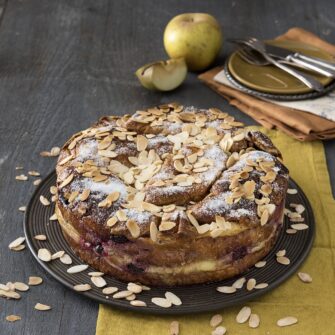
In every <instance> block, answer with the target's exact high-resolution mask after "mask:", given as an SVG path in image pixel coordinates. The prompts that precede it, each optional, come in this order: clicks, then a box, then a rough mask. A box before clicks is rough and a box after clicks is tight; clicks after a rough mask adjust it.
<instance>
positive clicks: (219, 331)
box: [211, 326, 227, 335]
mask: <svg viewBox="0 0 335 335" xmlns="http://www.w3.org/2000/svg"><path fill="white" fill-rule="evenodd" d="M226 331H227V329H226V328H225V327H223V326H219V327H216V328H215V329H214V330H213V331H212V333H211V334H212V335H224V334H226Z"/></svg>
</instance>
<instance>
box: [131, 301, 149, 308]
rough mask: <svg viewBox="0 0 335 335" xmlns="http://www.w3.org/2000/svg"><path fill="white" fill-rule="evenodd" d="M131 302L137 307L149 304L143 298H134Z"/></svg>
mask: <svg viewBox="0 0 335 335" xmlns="http://www.w3.org/2000/svg"><path fill="white" fill-rule="evenodd" d="M130 304H131V305H132V306H136V307H146V306H147V304H146V303H145V302H144V301H142V300H133V301H131V302H130Z"/></svg>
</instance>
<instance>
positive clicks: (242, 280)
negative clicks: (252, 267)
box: [232, 277, 247, 289]
mask: <svg viewBox="0 0 335 335" xmlns="http://www.w3.org/2000/svg"><path fill="white" fill-rule="evenodd" d="M246 281H247V280H246V279H245V278H244V277H241V278H239V279H237V280H236V281H235V282H234V283H233V285H232V286H233V287H235V288H237V289H241V288H242V287H243V285H244V283H245V282H246Z"/></svg>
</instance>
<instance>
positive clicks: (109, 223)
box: [106, 216, 117, 227]
mask: <svg viewBox="0 0 335 335" xmlns="http://www.w3.org/2000/svg"><path fill="white" fill-rule="evenodd" d="M116 223H117V217H116V216H113V217H111V218H109V219H108V220H107V223H106V225H107V227H113V226H114V225H115V224H116Z"/></svg>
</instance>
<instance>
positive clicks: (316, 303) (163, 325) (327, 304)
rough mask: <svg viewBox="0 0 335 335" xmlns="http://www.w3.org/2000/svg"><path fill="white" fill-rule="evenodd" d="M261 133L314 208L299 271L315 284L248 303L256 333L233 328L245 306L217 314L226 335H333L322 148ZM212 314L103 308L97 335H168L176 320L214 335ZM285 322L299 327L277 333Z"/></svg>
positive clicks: (333, 229) (334, 280) (334, 279)
mask: <svg viewBox="0 0 335 335" xmlns="http://www.w3.org/2000/svg"><path fill="white" fill-rule="evenodd" d="M261 130H262V131H263V132H265V133H266V134H268V135H269V136H270V137H271V139H272V140H273V142H274V143H275V145H277V146H278V148H279V149H280V150H281V151H282V153H283V157H284V162H285V164H286V165H287V166H288V168H289V169H290V175H291V176H292V178H293V179H294V180H295V181H296V182H297V183H298V184H299V185H300V186H301V188H302V189H303V191H304V192H305V194H306V196H307V197H308V199H309V201H310V203H311V205H312V207H313V211H314V215H315V220H316V239H315V242H314V246H313V249H312V251H311V253H310V255H309V256H308V259H307V260H306V262H305V263H304V264H303V265H302V266H301V268H300V269H299V271H303V272H307V273H309V274H310V275H311V276H312V277H313V282H312V283H311V284H305V283H302V282H301V281H300V280H299V278H298V277H297V276H296V275H294V276H293V277H291V278H289V279H288V280H287V281H286V282H284V283H283V284H282V285H280V286H279V287H278V288H276V289H274V290H273V291H271V292H269V293H267V294H266V295H264V296H262V297H260V298H258V299H257V300H254V301H250V302H247V303H246V304H245V305H248V306H250V307H251V309H252V311H253V312H254V313H257V314H259V316H260V318H261V324H260V326H259V328H258V329H251V328H249V327H248V325H247V324H242V325H241V324H237V323H236V322H235V316H236V314H237V313H238V311H239V309H240V308H241V307H242V306H236V307H232V308H227V309H224V310H221V311H218V313H220V314H222V316H223V323H222V324H223V325H224V326H225V327H226V328H227V335H229V334H245V335H247V334H252V335H259V334H262V335H263V334H266V335H272V334H276V335H281V334H282V335H289V334H294V335H299V334H303V335H311V334H313V335H314V334H318V335H319V334H320V335H321V334H322V335H334V334H335V222H334V220H335V201H334V199H333V197H332V193H331V186H330V180H329V175H328V171H327V165H326V159H325V154H324V149H323V145H322V142H319V141H315V142H299V141H297V140H294V139H292V138H290V137H289V136H287V135H285V134H283V133H282V132H279V131H271V130H265V129H261ZM298 234H299V232H298ZM288 256H289V255H288ZM194 294H195V295H196V294H197V292H196V291H195V292H194ZM213 314H214V313H207V314H200V315H186V316H172V317H163V316H149V315H142V314H139V313H135V312H124V311H120V310H117V309H114V308H110V307H109V306H106V305H100V309H99V315H98V320H97V328H96V335H133V334H136V335H159V334H162V335H163V334H169V325H170V323H171V322H172V321H174V320H177V321H179V322H180V335H184V334H185V335H203V334H210V333H211V331H212V329H211V327H210V326H209V320H210V317H211V316H212V315H213ZM284 316H295V317H297V318H298V320H299V321H298V324H296V325H293V326H289V327H284V328H279V327H278V326H277V325H276V321H277V320H278V319H280V318H282V317H284Z"/></svg>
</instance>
